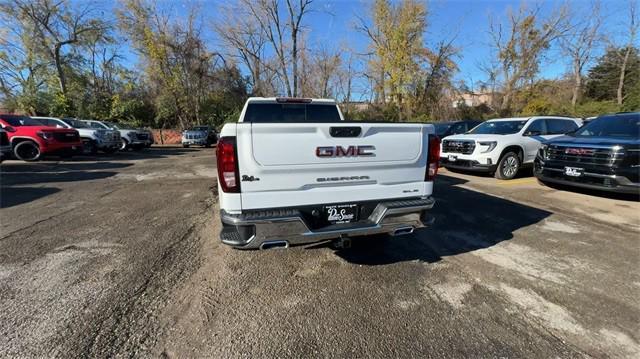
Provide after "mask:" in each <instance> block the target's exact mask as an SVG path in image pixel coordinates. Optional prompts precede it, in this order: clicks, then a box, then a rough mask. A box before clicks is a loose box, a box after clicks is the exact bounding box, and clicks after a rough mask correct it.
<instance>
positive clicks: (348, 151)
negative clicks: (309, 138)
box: [316, 146, 376, 157]
mask: <svg viewBox="0 0 640 359" xmlns="http://www.w3.org/2000/svg"><path fill="white" fill-rule="evenodd" d="M375 149H376V148H375V147H374V146H349V147H346V148H345V147H342V146H326V147H316V156H318V157H364V156H375V154H374V153H373V150H375Z"/></svg>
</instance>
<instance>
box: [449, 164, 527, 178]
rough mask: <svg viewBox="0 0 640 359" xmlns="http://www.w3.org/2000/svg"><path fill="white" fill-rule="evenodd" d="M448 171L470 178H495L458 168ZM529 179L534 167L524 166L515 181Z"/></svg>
mask: <svg viewBox="0 0 640 359" xmlns="http://www.w3.org/2000/svg"><path fill="white" fill-rule="evenodd" d="M447 171H449V172H453V173H460V174H463V175H469V176H477V177H485V178H493V177H494V175H493V173H489V172H478V171H465V170H462V169H457V168H447ZM527 177H533V166H523V167H522V168H520V170H519V171H518V173H517V174H516V176H515V177H514V179H516V178H527Z"/></svg>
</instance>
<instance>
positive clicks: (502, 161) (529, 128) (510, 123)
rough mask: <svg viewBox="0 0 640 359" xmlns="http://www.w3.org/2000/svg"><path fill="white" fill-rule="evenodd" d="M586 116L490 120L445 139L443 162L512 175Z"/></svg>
mask: <svg viewBox="0 0 640 359" xmlns="http://www.w3.org/2000/svg"><path fill="white" fill-rule="evenodd" d="M581 125H582V120H580V119H574V118H568V117H558V116H536V117H521V118H503V119H495V120H490V121H486V122H484V123H482V124H480V125H478V126H476V127H475V128H473V129H472V130H470V131H469V132H467V133H465V134H460V135H453V136H448V137H445V138H444V139H443V140H442V147H441V151H440V163H441V164H442V166H444V167H446V168H453V169H462V170H470V171H479V172H495V177H496V178H499V179H512V178H513V177H515V176H516V174H517V173H518V170H519V169H520V168H521V167H523V166H525V165H532V164H533V160H534V159H535V158H536V153H537V152H538V149H539V148H540V146H541V145H542V142H543V141H545V140H548V139H551V138H554V137H557V136H561V135H563V134H565V133H567V132H571V131H574V130H576V129H577V128H578V127H580V126H581Z"/></svg>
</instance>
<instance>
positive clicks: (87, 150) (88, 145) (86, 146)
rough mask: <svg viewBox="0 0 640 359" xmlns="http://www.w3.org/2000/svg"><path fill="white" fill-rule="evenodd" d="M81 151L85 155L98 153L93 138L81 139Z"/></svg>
mask: <svg viewBox="0 0 640 359" xmlns="http://www.w3.org/2000/svg"><path fill="white" fill-rule="evenodd" d="M82 153H84V154H85V155H95V154H96V153H98V146H96V143H95V142H94V141H93V140H83V141H82Z"/></svg>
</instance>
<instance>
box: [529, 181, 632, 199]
mask: <svg viewBox="0 0 640 359" xmlns="http://www.w3.org/2000/svg"><path fill="white" fill-rule="evenodd" d="M538 183H540V181H538ZM540 185H541V186H547V187H549V188H553V189H555V190H558V191H565V192H574V193H580V194H585V195H588V196H595V197H602V198H608V199H615V200H619V201H630V202H638V201H640V193H636V194H633V193H616V192H607V191H598V190H595V189H588V188H582V187H575V186H567V185H561V184H555V183H544V184H540Z"/></svg>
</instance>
